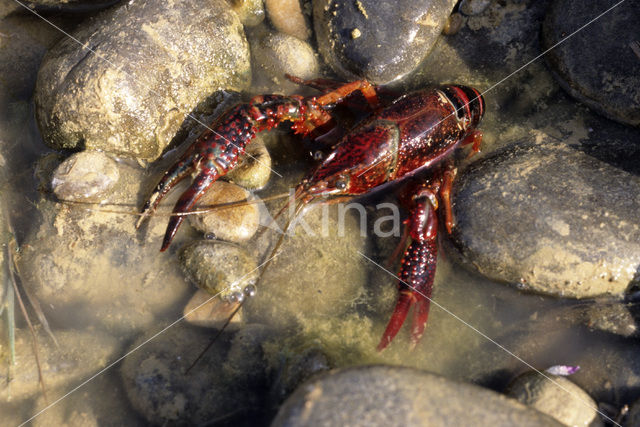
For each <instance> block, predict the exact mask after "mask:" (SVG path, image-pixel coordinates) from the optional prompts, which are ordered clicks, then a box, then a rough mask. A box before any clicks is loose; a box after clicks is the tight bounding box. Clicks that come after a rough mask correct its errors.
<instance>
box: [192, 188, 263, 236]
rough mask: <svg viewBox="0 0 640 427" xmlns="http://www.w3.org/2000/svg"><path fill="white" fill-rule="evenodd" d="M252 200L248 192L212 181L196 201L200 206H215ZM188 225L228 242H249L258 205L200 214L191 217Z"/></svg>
mask: <svg viewBox="0 0 640 427" xmlns="http://www.w3.org/2000/svg"><path fill="white" fill-rule="evenodd" d="M244 200H247V201H249V200H252V197H251V193H249V192H248V191H247V190H245V189H244V188H242V187H239V186H237V185H235V184H230V183H228V182H223V181H217V182H214V183H213V185H212V186H211V188H209V190H208V191H207V193H206V194H205V195H204V196H202V198H201V199H200V201H199V205H201V206H205V207H206V206H217V205H223V204H225V203H232V202H241V201H244ZM189 222H190V223H191V225H192V226H193V227H195V228H196V229H198V230H200V231H202V232H203V233H205V234H206V233H212V234H213V235H214V236H215V237H216V238H218V239H221V240H228V241H230V242H244V241H246V240H249V239H250V238H251V237H252V236H253V235H254V234H255V232H256V231H257V230H258V224H259V222H260V210H259V208H258V204H256V203H253V204H247V205H244V206H242V205H241V206H233V207H229V208H225V209H218V210H215V211H212V212H208V213H203V214H199V215H190V216H189Z"/></svg>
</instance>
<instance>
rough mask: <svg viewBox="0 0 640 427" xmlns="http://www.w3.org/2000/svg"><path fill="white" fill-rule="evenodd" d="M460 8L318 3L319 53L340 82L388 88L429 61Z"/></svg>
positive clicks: (443, 2) (446, 2)
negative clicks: (358, 81)
mask: <svg viewBox="0 0 640 427" xmlns="http://www.w3.org/2000/svg"><path fill="white" fill-rule="evenodd" d="M455 3H456V1H455V0H420V1H404V0H403V1H400V2H378V1H374V0H371V1H370V0H362V1H357V2H338V1H334V0H315V1H314V2H313V19H314V26H315V31H316V39H317V42H318V48H319V50H320V53H321V54H322V56H323V57H324V59H325V61H326V62H327V63H328V64H329V65H330V66H331V67H332V68H333V70H334V71H335V72H336V73H338V74H339V75H340V76H341V77H343V78H345V79H349V80H353V79H356V78H365V79H367V80H369V81H371V82H373V83H376V84H383V83H387V82H390V81H392V80H395V79H398V78H400V77H402V76H404V75H406V74H407V73H409V72H411V71H413V70H414V68H415V67H416V66H417V65H418V64H419V63H420V61H422V60H423V59H424V58H425V57H426V55H427V53H428V52H429V50H430V49H431V47H432V46H433V44H434V43H435V42H436V40H437V39H438V37H439V36H440V33H441V31H442V28H443V26H444V25H445V23H446V21H447V19H448V17H449V15H450V14H451V11H452V9H453V6H454V5H455Z"/></svg>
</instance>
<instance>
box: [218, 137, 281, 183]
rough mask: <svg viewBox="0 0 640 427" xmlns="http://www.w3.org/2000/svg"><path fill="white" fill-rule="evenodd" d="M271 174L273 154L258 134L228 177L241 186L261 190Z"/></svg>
mask: <svg viewBox="0 0 640 427" xmlns="http://www.w3.org/2000/svg"><path fill="white" fill-rule="evenodd" d="M270 176H271V156H270V155H269V151H268V150H267V147H265V146H264V142H262V138H260V136H258V137H256V139H255V140H253V141H251V144H249V145H248V146H247V149H246V152H245V154H244V155H243V156H242V157H241V158H240V160H239V162H238V165H237V166H236V167H235V168H234V169H233V170H232V171H231V172H229V173H228V174H227V176H226V177H227V178H228V179H229V180H231V181H233V182H234V183H236V184H238V185H239V186H241V187H244V188H248V189H250V190H259V189H261V188H263V187H264V186H265V185H267V182H268V181H269V177H270Z"/></svg>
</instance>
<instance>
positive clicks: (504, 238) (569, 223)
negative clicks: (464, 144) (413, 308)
mask: <svg viewBox="0 0 640 427" xmlns="http://www.w3.org/2000/svg"><path fill="white" fill-rule="evenodd" d="M628 143H629V141H627V144H628ZM627 146H628V147H633V144H631V145H629V144H628V145H627ZM582 150H588V149H587V148H586V147H583V148H582ZM627 152H628V153H629V150H627ZM455 187H456V190H455V195H454V203H455V206H454V215H455V218H456V221H457V224H456V227H455V231H454V237H455V239H454V241H455V244H456V246H457V247H458V248H459V250H460V252H461V254H462V256H463V259H464V261H466V262H467V263H468V264H469V265H471V266H473V268H475V269H477V270H478V271H480V272H481V273H482V274H484V275H486V276H488V277H490V278H493V279H496V280H501V281H506V282H511V283H514V284H516V283H517V284H519V286H521V287H522V288H524V289H528V290H532V291H535V292H541V293H545V294H550V295H556V296H564V297H574V298H582V297H592V296H597V295H603V294H616V295H619V294H622V293H623V292H624V291H625V290H626V289H627V287H628V286H629V284H630V283H631V282H632V280H634V276H635V275H636V274H637V266H638V265H639V264H640V255H639V254H640V248H639V247H638V242H639V241H640V228H639V226H638V224H637V220H636V219H637V212H638V209H640V204H639V203H640V199H637V198H633V197H629V195H630V194H638V192H640V179H639V178H638V176H637V175H635V174H632V173H628V172H626V171H624V170H622V169H619V168H617V167H615V166H613V165H611V164H609V163H605V162H604V161H601V160H598V159H597V158H595V157H592V156H591V155H588V154H585V152H583V151H581V149H580V147H572V146H566V145H563V144H558V143H553V142H550V141H549V140H548V139H545V138H544V137H543V138H542V140H541V142H540V144H538V145H536V144H531V143H530V142H529V143H528V142H526V141H524V142H520V143H517V144H515V145H513V146H511V147H508V148H507V149H505V150H502V151H500V152H497V153H495V154H494V155H492V156H490V157H487V158H485V159H483V160H482V161H479V162H477V163H475V164H473V165H472V166H471V167H470V168H469V169H467V170H466V171H465V172H464V173H463V174H462V175H461V176H460V177H459V179H458V181H457V184H456V185H455Z"/></svg>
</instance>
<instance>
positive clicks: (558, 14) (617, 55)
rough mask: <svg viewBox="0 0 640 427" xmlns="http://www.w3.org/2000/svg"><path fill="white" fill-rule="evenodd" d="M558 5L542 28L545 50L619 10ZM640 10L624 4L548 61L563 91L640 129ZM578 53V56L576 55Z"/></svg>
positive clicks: (574, 2)
mask: <svg viewBox="0 0 640 427" xmlns="http://www.w3.org/2000/svg"><path fill="white" fill-rule="evenodd" d="M616 3H617V2H616V1H614V0H607V1H599V2H597V3H594V4H592V3H589V2H583V1H580V0H562V1H556V2H554V3H553V5H552V7H550V9H549V12H548V14H547V17H546V19H545V22H544V26H543V32H542V35H543V38H542V40H543V43H544V45H545V48H549V47H551V46H555V45H556V44H557V43H559V42H560V41H563V39H564V38H565V37H567V36H568V35H569V34H571V33H572V32H574V31H576V29H578V28H580V27H581V26H582V25H584V24H585V23H586V21H588V20H589V19H593V18H596V17H597V16H598V15H599V14H601V13H603V12H605V11H606V10H607V9H609V8H611V7H612V6H614V5H615V4H616ZM639 21H640V8H638V4H637V3H635V2H622V4H620V5H617V6H616V7H615V8H613V9H612V10H611V11H610V12H608V13H607V14H606V15H604V16H602V17H601V18H600V19H598V20H596V21H595V22H593V23H592V24H591V25H589V28H588V29H586V31H580V33H578V34H576V35H575V36H573V37H571V38H570V39H568V40H566V42H563V43H562V44H560V45H559V46H558V47H557V48H554V49H553V50H551V51H550V52H549V54H548V55H546V56H545V59H546V60H547V62H548V64H549V66H550V68H551V70H552V71H553V74H554V77H556V79H557V80H558V82H559V83H560V85H561V86H562V87H563V88H564V89H565V90H566V91H568V92H569V93H570V94H571V95H572V96H574V97H575V98H576V99H577V100H579V101H580V102H583V103H584V104H586V105H587V106H589V107H590V108H592V109H593V110H594V111H597V112H598V113H600V114H603V115H604V116H606V117H609V118H611V119H613V120H616V121H619V122H621V123H627V124H630V125H635V126H640V35H639V34H638V31H632V30H631V29H632V28H636V29H637V26H638V22H639ZM577 52H579V54H576V53H577Z"/></svg>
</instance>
